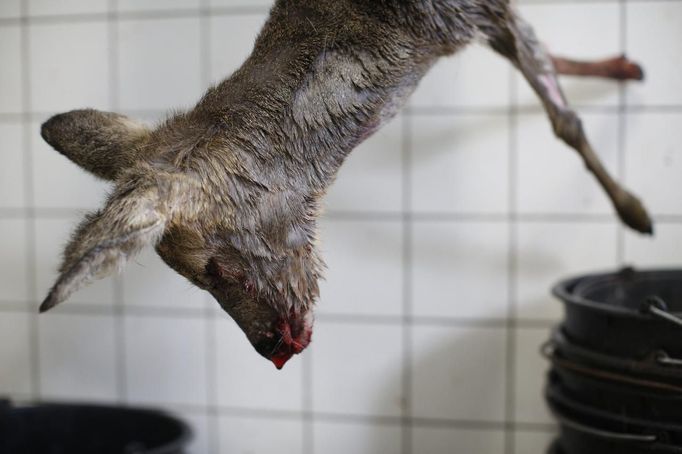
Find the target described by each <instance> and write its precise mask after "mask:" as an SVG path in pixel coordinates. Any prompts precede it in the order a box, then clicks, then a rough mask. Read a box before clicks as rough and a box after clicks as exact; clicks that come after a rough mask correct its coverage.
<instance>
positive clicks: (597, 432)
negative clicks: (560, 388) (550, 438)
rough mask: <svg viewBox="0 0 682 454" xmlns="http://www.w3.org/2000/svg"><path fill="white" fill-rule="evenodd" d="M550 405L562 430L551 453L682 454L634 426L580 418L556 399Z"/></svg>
mask: <svg viewBox="0 0 682 454" xmlns="http://www.w3.org/2000/svg"><path fill="white" fill-rule="evenodd" d="M548 402H549V404H550V408H551V410H552V412H553V413H554V415H555V417H556V418H557V420H558V421H559V430H560V438H559V440H557V441H556V442H555V443H554V444H553V445H552V446H551V448H550V451H549V452H550V454H682V447H680V446H675V445H674V444H671V443H669V442H667V441H666V440H664V439H663V438H662V437H659V436H657V435H655V434H647V433H642V432H641V431H638V429H633V428H632V427H609V426H608V425H604V424H603V422H601V421H598V420H594V419H591V418H589V417H587V416H585V415H576V414H575V413H572V412H571V410H570V409H567V408H565V407H562V406H561V404H560V403H558V402H556V401H554V400H552V399H549V400H548Z"/></svg>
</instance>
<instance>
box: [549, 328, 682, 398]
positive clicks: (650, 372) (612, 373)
mask: <svg viewBox="0 0 682 454" xmlns="http://www.w3.org/2000/svg"><path fill="white" fill-rule="evenodd" d="M681 339H682V338H681ZM544 354H545V356H546V357H547V359H549V360H550V361H551V362H552V365H553V366H554V367H556V368H563V369H570V370H574V371H578V372H580V373H581V374H582V375H584V376H587V377H596V378H601V379H608V380H610V381H612V382H616V383H624V384H630V385H637V386H642V387H645V388H647V389H651V390H654V391H662V390H664V391H671V392H677V393H682V367H680V366H678V365H673V364H666V363H665V362H664V361H662V360H661V359H662V358H661V357H660V356H658V355H654V356H650V357H647V358H644V359H641V360H635V359H630V358H624V357H619V356H613V355H608V354H605V353H601V352H597V351H594V350H590V349H588V348H586V347H582V346H579V345H577V344H576V343H575V342H573V341H572V340H570V339H569V338H568V335H567V334H566V333H565V330H564V328H563V327H561V326H560V327H557V328H556V329H555V330H554V331H553V332H552V337H551V339H550V341H549V342H548V343H547V344H546V346H545V347H544Z"/></svg>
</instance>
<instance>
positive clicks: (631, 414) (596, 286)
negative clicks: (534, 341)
mask: <svg viewBox="0 0 682 454" xmlns="http://www.w3.org/2000/svg"><path fill="white" fill-rule="evenodd" d="M553 293H554V295H555V296H557V297H558V298H559V299H561V300H562V302H563V303H564V307H565V314H566V317H565V320H564V323H563V324H562V325H561V326H559V327H557V328H556V329H555V330H554V332H553V333H552V338H551V340H550V341H549V342H548V343H547V344H546V345H545V347H544V348H543V353H544V354H545V356H546V357H547V358H548V359H549V360H550V361H551V363H552V370H551V371H550V373H549V374H548V381H549V384H548V386H547V388H546V392H545V394H546V399H547V402H548V404H549V406H550V408H551V410H552V412H553V413H554V414H555V416H556V417H557V419H558V420H559V424H560V429H561V436H560V438H559V440H558V441H557V442H556V443H555V445H553V446H552V447H551V451H550V452H551V453H554V454H557V453H560V454H611V453H613V454H646V453H662V454H665V453H668V454H682V271H677V270H657V271H644V272H639V271H634V270H632V269H626V270H623V271H620V272H617V273H607V274H595V275H588V276H582V277H577V278H573V279H568V280H565V281H562V282H560V283H559V284H558V285H556V286H555V287H554V289H553Z"/></svg>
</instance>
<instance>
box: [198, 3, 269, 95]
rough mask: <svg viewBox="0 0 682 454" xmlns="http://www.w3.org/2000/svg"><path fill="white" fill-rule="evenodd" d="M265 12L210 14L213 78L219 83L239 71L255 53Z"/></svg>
mask: <svg viewBox="0 0 682 454" xmlns="http://www.w3.org/2000/svg"><path fill="white" fill-rule="evenodd" d="M265 19H266V15H265V14H244V15H239V16H215V17H211V18H210V27H211V28H210V30H211V55H210V58H211V60H210V63H211V80H212V81H213V83H218V82H220V81H222V80H223V79H225V78H227V77H228V76H230V75H231V74H232V73H233V72H234V71H236V70H237V69H238V68H239V67H240V66H241V65H242V63H244V61H245V60H246V58H247V57H248V56H249V55H250V54H251V51H252V50H253V45H254V43H255V42H256V36H258V32H259V31H260V29H261V28H262V27H263V24H264V23H265Z"/></svg>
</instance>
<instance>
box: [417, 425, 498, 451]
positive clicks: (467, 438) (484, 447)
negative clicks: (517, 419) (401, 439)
mask: <svg viewBox="0 0 682 454" xmlns="http://www.w3.org/2000/svg"><path fill="white" fill-rule="evenodd" d="M504 449H505V448H504V432H502V431H497V430H495V431H493V430H463V429H446V428H426V427H417V428H415V429H414V431H413V436H412V452H415V453H427V452H428V453H429V454H451V453H453V452H461V453H481V454H483V453H486V454H488V453H490V454H492V453H499V452H504Z"/></svg>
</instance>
